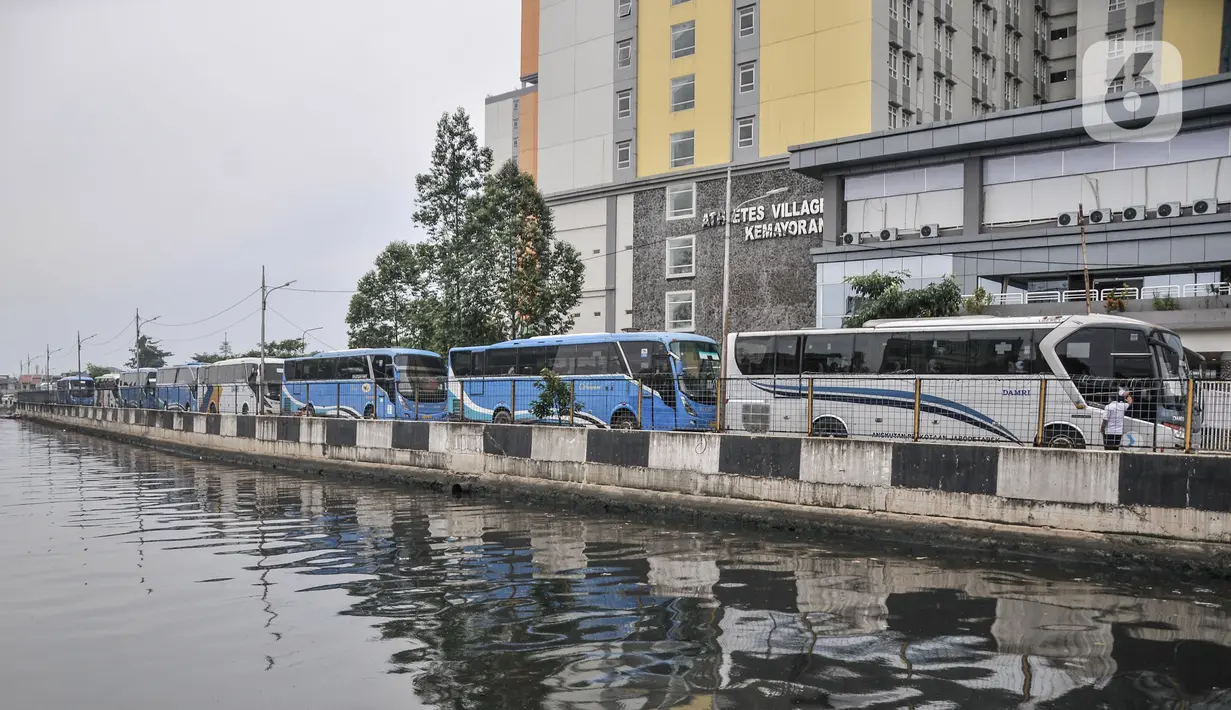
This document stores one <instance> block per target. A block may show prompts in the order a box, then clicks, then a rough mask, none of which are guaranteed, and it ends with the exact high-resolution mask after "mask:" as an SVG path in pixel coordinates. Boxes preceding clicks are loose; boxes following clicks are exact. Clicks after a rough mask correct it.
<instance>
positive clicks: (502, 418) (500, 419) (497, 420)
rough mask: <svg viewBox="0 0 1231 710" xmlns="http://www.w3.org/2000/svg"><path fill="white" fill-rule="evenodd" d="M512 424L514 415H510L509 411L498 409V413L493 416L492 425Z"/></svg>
mask: <svg viewBox="0 0 1231 710" xmlns="http://www.w3.org/2000/svg"><path fill="white" fill-rule="evenodd" d="M512 423H513V415H512V414H509V410H507V409H497V410H496V413H495V414H493V415H492V424H512Z"/></svg>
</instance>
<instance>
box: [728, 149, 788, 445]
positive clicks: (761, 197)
mask: <svg viewBox="0 0 1231 710" xmlns="http://www.w3.org/2000/svg"><path fill="white" fill-rule="evenodd" d="M786 190H787V189H786V188H785V187H778V188H775V189H773V190H770V191H769V192H767V193H765V194H763V195H757V196H756V197H753V198H752V199H750V200H744V201H743V202H741V203H739V204H738V205H736V206H735V207H731V166H730V165H728V166H727V211H726V215H725V216H726V219H725V220H724V222H725V224H726V229H725V230H724V234H723V239H722V241H723V244H722V342H721V344H720V345H719V348H718V351H719V353H720V355H719V358H720V363H721V364H720V365H719V367H720V368H721V376H720V377H721V379H722V380H723V384H724V385H725V384H726V379H727V354H728V353H727V307H728V304H729V303H730V300H731V214H732V213H733V212H734V211H735V210H737V209H739V208H740V207H743V206H744V205H747V204H751V203H753V202H757V201H759V200H764V199H765V198H766V197H773V196H774V195H781V194H782V193H784V192H786ZM718 426H719V428H721V427H722V422H721V420H720V421H719V423H718Z"/></svg>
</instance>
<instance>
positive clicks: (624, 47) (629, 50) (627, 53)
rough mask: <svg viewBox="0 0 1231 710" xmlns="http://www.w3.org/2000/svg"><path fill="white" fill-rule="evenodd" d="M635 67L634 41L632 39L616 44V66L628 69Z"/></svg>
mask: <svg viewBox="0 0 1231 710" xmlns="http://www.w3.org/2000/svg"><path fill="white" fill-rule="evenodd" d="M632 65H633V41H632V40H631V39H625V40H620V41H619V42H616V66H617V67H618V68H620V69H627V68H629V67H631V66H632Z"/></svg>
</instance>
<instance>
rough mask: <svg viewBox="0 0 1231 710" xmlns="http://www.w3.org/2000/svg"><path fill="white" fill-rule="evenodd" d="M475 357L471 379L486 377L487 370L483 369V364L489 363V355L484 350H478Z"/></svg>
mask: <svg viewBox="0 0 1231 710" xmlns="http://www.w3.org/2000/svg"><path fill="white" fill-rule="evenodd" d="M473 355H474V361H473V364H472V365H471V369H470V376H471V377H483V375H485V374H486V372H487V371H486V370H484V369H483V368H484V365H483V364H484V362H486V361H487V353H486V352H484V351H482V350H478V351H476V352H475V353H473Z"/></svg>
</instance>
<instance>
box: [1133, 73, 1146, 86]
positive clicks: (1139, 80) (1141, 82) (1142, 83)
mask: <svg viewBox="0 0 1231 710" xmlns="http://www.w3.org/2000/svg"><path fill="white" fill-rule="evenodd" d="M1133 88H1134V89H1148V88H1150V80H1149V79H1147V78H1146V77H1144V76H1139V77H1137V78H1136V79H1133Z"/></svg>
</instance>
